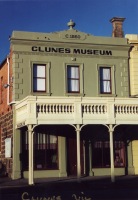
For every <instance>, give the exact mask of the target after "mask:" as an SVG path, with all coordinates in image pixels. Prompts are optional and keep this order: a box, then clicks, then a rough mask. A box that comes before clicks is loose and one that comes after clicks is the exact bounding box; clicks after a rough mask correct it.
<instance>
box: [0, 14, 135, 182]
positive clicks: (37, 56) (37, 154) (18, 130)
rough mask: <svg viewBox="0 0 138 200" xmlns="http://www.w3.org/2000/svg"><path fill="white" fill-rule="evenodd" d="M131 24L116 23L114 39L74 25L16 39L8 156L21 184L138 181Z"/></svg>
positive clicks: (6, 94)
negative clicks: (128, 177)
mask: <svg viewBox="0 0 138 200" xmlns="http://www.w3.org/2000/svg"><path fill="white" fill-rule="evenodd" d="M124 20H125V19H124V18H118V17H114V18H112V19H111V20H110V22H111V23H112V25H113V32H112V37H99V36H93V35H91V34H88V33H83V32H80V31H78V30H76V29H75V28H74V27H75V23H74V22H73V21H72V20H70V22H69V23H68V26H69V29H67V30H65V31H60V32H54V33H35V32H23V31H13V33H12V35H11V37H10V54H9V55H8V56H7V58H6V59H5V60H4V61H3V63H1V66H0V94H1V95H0V103H1V104H0V135H1V145H0V148H1V155H0V156H1V161H2V163H3V164H4V165H5V166H6V173H7V174H8V175H9V176H11V177H12V178H13V179H18V178H22V177H23V178H28V179H29V184H33V183H34V178H40V177H66V176H78V177H80V176H81V175H84V174H85V175H89V176H98V175H111V180H112V181H114V180H115V176H116V175H125V174H138V164H135V163H138V161H137V156H136V151H137V146H136V145H135V143H137V141H138V136H137V129H138V126H137V121H138V101H137V99H136V98H135V97H134V95H135V94H136V93H137V92H136V91H135V90H137V89H136V85H137V81H136V80H133V77H134V76H133V73H134V70H133V69H132V67H131V64H130V66H129V61H130V60H131V59H130V57H131V53H132V54H133V44H132V43H133V42H132V43H131V42H130V41H129V40H128V39H127V38H124V33H123V29H122V25H123V21H124ZM131 51H132V52H131ZM132 59H133V55H132ZM134 62H135V61H134ZM134 75H135V77H136V78H137V76H136V74H134ZM134 79H135V78H134ZM135 81H136V82H135Z"/></svg>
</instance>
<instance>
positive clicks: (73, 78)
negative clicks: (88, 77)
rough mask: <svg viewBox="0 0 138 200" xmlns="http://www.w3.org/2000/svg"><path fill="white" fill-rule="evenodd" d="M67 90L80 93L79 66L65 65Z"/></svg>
mask: <svg viewBox="0 0 138 200" xmlns="http://www.w3.org/2000/svg"><path fill="white" fill-rule="evenodd" d="M67 90H68V91H67V92H68V93H80V70H79V66H71V65H68V66H67Z"/></svg>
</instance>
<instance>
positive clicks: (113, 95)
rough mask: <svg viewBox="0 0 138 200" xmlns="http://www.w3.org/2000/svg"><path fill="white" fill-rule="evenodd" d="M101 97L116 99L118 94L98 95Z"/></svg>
mask: <svg viewBox="0 0 138 200" xmlns="http://www.w3.org/2000/svg"><path fill="white" fill-rule="evenodd" d="M98 96H99V97H116V96H117V95H116V94H98Z"/></svg>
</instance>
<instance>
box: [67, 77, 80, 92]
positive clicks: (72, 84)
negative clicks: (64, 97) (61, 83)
mask: <svg viewBox="0 0 138 200" xmlns="http://www.w3.org/2000/svg"><path fill="white" fill-rule="evenodd" d="M78 91H79V81H78V80H69V81H68V92H78Z"/></svg>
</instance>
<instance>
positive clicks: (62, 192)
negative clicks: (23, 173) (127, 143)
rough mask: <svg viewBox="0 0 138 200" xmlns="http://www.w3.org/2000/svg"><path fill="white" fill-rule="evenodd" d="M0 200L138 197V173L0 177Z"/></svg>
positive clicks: (117, 199) (121, 199) (122, 199)
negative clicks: (111, 175)
mask: <svg viewBox="0 0 138 200" xmlns="http://www.w3.org/2000/svg"><path fill="white" fill-rule="evenodd" d="M0 199H2V200H19V199H21V200H103V199H104V200H111V199H112V200H138V176H136V175H134V176H132V175H131V176H130V175H129V176H117V177H115V182H111V177H110V176H96V177H95V176H93V177H89V176H88V177H86V176H83V177H80V178H77V177H62V178H57V177H55V178H41V179H40V178H39V179H34V185H28V180H27V179H17V180H12V179H10V178H8V177H0Z"/></svg>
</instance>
